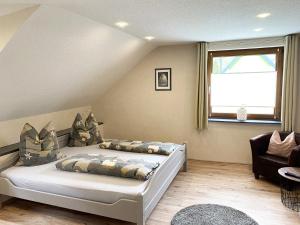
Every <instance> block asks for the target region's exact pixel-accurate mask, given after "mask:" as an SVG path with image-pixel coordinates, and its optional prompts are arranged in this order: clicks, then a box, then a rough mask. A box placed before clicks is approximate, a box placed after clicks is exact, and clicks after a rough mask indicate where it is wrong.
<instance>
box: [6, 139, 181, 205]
mask: <svg viewBox="0 0 300 225" xmlns="http://www.w3.org/2000/svg"><path fill="white" fill-rule="evenodd" d="M176 151H179V150H176ZM61 153H63V154H65V155H67V156H72V155H76V154H79V153H87V154H97V153H98V154H102V155H104V156H118V157H120V158H122V159H133V158H143V159H144V160H150V161H156V162H159V163H160V164H162V163H164V162H165V161H166V160H168V159H170V158H171V157H168V156H164V155H153V154H142V153H129V152H121V151H113V150H104V149H99V147H98V145H93V146H86V147H73V148H71V147H64V148H62V149H61ZM56 163H57V161H56V162H52V163H49V164H45V165H40V166H33V167H23V166H20V167H18V166H14V167H10V168H8V169H6V170H4V171H2V172H1V173H0V176H1V177H4V178H8V179H9V180H10V181H11V182H12V183H13V184H14V185H15V186H17V187H21V188H26V189H31V190H36V191H42V192H48V193H53V194H58V195H64V196H69V197H74V198H80V199H86V200H91V201H97V202H104V203H110V204H111V203H115V202H117V201H118V200H120V199H130V200H136V199H137V196H138V194H139V193H142V192H143V191H144V190H145V188H146V186H147V184H148V182H149V180H148V181H139V180H134V179H127V178H119V177H111V176H105V175H96V174H86V173H74V172H67V171H60V170H57V169H56V167H55V164H56ZM159 169H160V167H159V168H158V170H159Z"/></svg>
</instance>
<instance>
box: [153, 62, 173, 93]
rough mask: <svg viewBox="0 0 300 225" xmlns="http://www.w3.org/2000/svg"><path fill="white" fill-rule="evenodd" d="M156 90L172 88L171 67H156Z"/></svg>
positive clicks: (169, 89)
mask: <svg viewBox="0 0 300 225" xmlns="http://www.w3.org/2000/svg"><path fill="white" fill-rule="evenodd" d="M155 90H156V91H171V90H172V74H171V68H158V69H155Z"/></svg>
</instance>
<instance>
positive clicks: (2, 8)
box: [0, 1, 33, 16]
mask: <svg viewBox="0 0 300 225" xmlns="http://www.w3.org/2000/svg"><path fill="white" fill-rule="evenodd" d="M0 2H1V1H0ZM32 6H33V4H2V5H0V16H6V15H9V14H12V13H14V12H17V11H20V10H22V9H25V8H29V7H32Z"/></svg>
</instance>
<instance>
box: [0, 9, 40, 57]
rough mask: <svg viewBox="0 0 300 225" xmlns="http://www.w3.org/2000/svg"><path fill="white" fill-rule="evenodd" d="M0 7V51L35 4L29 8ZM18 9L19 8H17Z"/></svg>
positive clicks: (29, 14) (28, 15) (30, 13)
mask: <svg viewBox="0 0 300 225" xmlns="http://www.w3.org/2000/svg"><path fill="white" fill-rule="evenodd" d="M23 7H24V6H22V8H20V7H17V6H15V5H13V6H12V8H9V7H3V8H2V7H0V27H1V29H0V52H1V51H2V49H3V48H4V47H5V46H6V44H7V43H8V42H9V41H10V39H11V38H12V37H13V35H14V34H15V32H17V30H18V29H19V28H20V26H21V25H22V24H23V23H24V22H25V21H26V20H27V19H28V18H29V17H30V16H31V15H32V13H33V12H34V11H35V10H36V9H37V6H35V7H30V8H25V9H24V8H23ZM17 9H19V10H17Z"/></svg>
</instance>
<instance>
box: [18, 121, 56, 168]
mask: <svg viewBox="0 0 300 225" xmlns="http://www.w3.org/2000/svg"><path fill="white" fill-rule="evenodd" d="M58 149H59V147H58V141H57V136H56V132H55V130H54V128H53V125H52V123H51V122H49V123H48V124H47V125H46V126H45V127H44V128H43V129H42V130H41V131H40V133H38V132H37V131H36V129H35V128H34V127H33V126H31V125H30V124H28V123H26V124H25V125H24V127H23V130H22V133H21V136H20V147H19V154H20V163H19V165H24V166H35V165H42V164H46V163H50V162H53V161H56V160H57V159H58V153H59V150H58Z"/></svg>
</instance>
